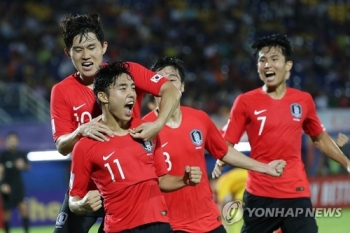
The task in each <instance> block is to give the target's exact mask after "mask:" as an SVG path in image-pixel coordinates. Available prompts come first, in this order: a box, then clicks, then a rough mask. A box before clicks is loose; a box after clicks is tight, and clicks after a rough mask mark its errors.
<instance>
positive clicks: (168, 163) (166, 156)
mask: <svg viewBox="0 0 350 233" xmlns="http://www.w3.org/2000/svg"><path fill="white" fill-rule="evenodd" d="M163 155H164V156H165V162H166V164H167V167H168V171H170V170H171V168H172V166H173V164H172V163H171V160H170V154H169V153H168V152H163Z"/></svg>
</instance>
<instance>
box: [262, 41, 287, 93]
mask: <svg viewBox="0 0 350 233" xmlns="http://www.w3.org/2000/svg"><path fill="white" fill-rule="evenodd" d="M292 66H293V63H292V61H286V58H285V56H284V55H283V53H282V50H281V48H280V47H275V46H273V47H267V46H266V47H263V48H262V49H261V50H260V51H259V56H258V64H257V69H258V73H259V77H260V79H261V80H262V81H263V82H264V83H265V85H266V87H267V88H276V87H278V86H281V85H284V84H285V82H286V81H287V79H288V73H289V71H290V70H291V68H292Z"/></svg>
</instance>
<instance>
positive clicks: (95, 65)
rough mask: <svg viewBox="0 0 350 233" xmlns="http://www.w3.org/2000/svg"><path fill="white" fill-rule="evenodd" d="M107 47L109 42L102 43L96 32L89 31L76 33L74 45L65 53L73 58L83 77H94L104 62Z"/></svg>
mask: <svg viewBox="0 0 350 233" xmlns="http://www.w3.org/2000/svg"><path fill="white" fill-rule="evenodd" d="M106 49H107V42H103V44H102V45H101V43H100V41H99V40H98V39H97V37H96V35H95V33H92V32H89V33H87V34H85V35H80V34H79V35H76V36H75V37H74V39H73V45H72V47H71V48H70V49H69V50H68V49H65V53H66V55H67V56H69V57H70V58H71V59H72V62H73V65H74V66H75V68H76V69H77V70H78V72H79V73H80V77H81V78H82V79H93V78H94V76H95V73H96V72H97V70H98V69H99V66H100V65H101V64H102V61H103V54H104V53H105V52H106Z"/></svg>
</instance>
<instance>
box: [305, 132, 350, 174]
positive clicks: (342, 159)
mask: <svg viewBox="0 0 350 233" xmlns="http://www.w3.org/2000/svg"><path fill="white" fill-rule="evenodd" d="M311 139H312V141H313V143H314V145H315V146H316V147H317V148H318V149H319V150H320V151H321V152H322V153H324V154H325V155H326V156H327V157H329V158H331V159H333V160H334V161H336V162H338V163H340V164H341V165H342V166H343V167H345V168H346V169H347V170H348V172H350V161H349V159H348V158H347V157H346V156H345V155H344V154H343V152H342V151H341V150H340V149H339V147H338V146H337V144H336V143H335V142H334V141H333V140H332V138H331V137H330V136H329V135H328V134H326V133H324V132H322V133H321V134H320V135H318V136H315V137H311Z"/></svg>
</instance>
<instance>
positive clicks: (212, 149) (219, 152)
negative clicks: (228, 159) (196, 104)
mask: <svg viewBox="0 0 350 233" xmlns="http://www.w3.org/2000/svg"><path fill="white" fill-rule="evenodd" d="M200 112H201V115H202V116H200V118H199V119H203V121H204V123H205V127H206V128H207V129H208V131H207V135H206V138H205V149H206V150H207V151H208V152H209V153H210V154H211V155H212V156H213V157H215V158H216V159H221V158H222V157H224V156H225V155H226V154H227V151H228V146H227V144H226V142H225V140H224V138H223V137H222V135H221V132H220V131H219V130H218V128H217V127H216V125H215V124H214V122H213V121H212V120H211V119H210V117H209V116H208V115H207V114H206V113H205V112H203V111H200Z"/></svg>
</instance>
